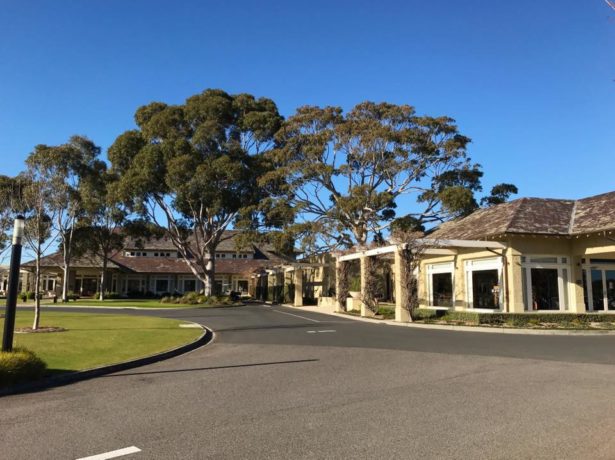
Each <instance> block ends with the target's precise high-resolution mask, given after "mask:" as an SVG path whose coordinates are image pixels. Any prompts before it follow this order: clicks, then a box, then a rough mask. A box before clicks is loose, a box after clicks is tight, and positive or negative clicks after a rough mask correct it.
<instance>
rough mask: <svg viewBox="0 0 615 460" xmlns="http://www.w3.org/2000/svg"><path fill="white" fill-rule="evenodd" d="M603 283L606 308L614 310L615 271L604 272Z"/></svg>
mask: <svg viewBox="0 0 615 460" xmlns="http://www.w3.org/2000/svg"><path fill="white" fill-rule="evenodd" d="M604 282H605V291H606V296H605V297H606V308H607V310H615V270H605V271H604Z"/></svg>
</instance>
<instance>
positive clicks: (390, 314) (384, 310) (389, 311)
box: [376, 307, 395, 319]
mask: <svg viewBox="0 0 615 460" xmlns="http://www.w3.org/2000/svg"><path fill="white" fill-rule="evenodd" d="M376 314H377V315H380V316H382V317H383V319H392V318H395V308H391V307H378V311H377V312H376Z"/></svg>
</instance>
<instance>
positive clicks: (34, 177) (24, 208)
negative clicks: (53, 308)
mask: <svg viewBox="0 0 615 460" xmlns="http://www.w3.org/2000/svg"><path fill="white" fill-rule="evenodd" d="M43 148H45V146H40V145H37V146H36V147H35V153H36V152H37V151H39V150H41V149H43ZM26 164H27V169H26V171H25V172H24V173H22V174H20V175H19V176H18V177H17V178H16V179H15V180H16V184H17V185H16V186H17V189H18V190H19V193H18V202H16V211H17V212H19V213H20V214H23V215H24V216H25V229H24V246H25V248H26V250H28V251H29V252H30V253H31V254H32V255H33V256H34V289H33V291H34V321H33V323H32V329H34V330H36V329H38V328H39V325H40V316H41V275H42V268H41V259H42V257H43V255H44V254H45V253H46V252H47V250H48V249H49V247H50V245H51V243H53V240H54V238H53V226H52V222H53V220H54V217H55V216H54V210H53V209H52V208H50V207H49V202H50V196H49V188H48V187H47V184H46V183H45V180H44V178H43V177H42V175H41V171H40V170H39V169H38V168H37V167H36V165H33V164H30V163H28V162H26Z"/></svg>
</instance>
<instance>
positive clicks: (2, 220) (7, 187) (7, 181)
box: [0, 176, 15, 254]
mask: <svg viewBox="0 0 615 460" xmlns="http://www.w3.org/2000/svg"><path fill="white" fill-rule="evenodd" d="M14 211H15V179H14V178H12V177H8V176H0V254H2V253H3V252H4V251H5V250H6V249H7V247H9V244H8V243H9V241H10V239H9V235H8V232H9V231H10V229H11V227H12V225H13V219H14V217H15V212H14Z"/></svg>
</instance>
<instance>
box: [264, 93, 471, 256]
mask: <svg viewBox="0 0 615 460" xmlns="http://www.w3.org/2000/svg"><path fill="white" fill-rule="evenodd" d="M277 141H278V144H279V148H276V149H274V150H272V151H271V152H270V153H269V154H268V156H269V159H270V161H271V162H272V163H273V164H274V165H275V168H273V169H272V171H270V172H268V173H267V174H266V176H265V177H264V178H263V179H262V182H263V183H272V182H273V183H278V184H284V185H283V186H281V187H279V189H281V190H283V193H280V194H278V195H277V197H275V199H274V201H277V206H283V207H286V208H289V209H292V210H293V212H294V214H295V217H296V223H294V224H293V225H291V226H289V227H287V230H288V231H289V232H291V233H293V234H295V235H296V236H297V237H298V238H299V239H300V240H301V242H302V246H303V247H304V249H305V250H307V251H309V252H312V251H318V250H331V249H335V248H339V247H350V246H354V245H360V246H362V245H366V244H367V243H368V241H369V237H370V235H371V236H373V237H375V238H376V239H377V238H379V237H380V235H382V232H387V231H388V230H389V227H390V225H391V224H392V222H394V221H395V218H396V217H397V216H396V207H397V204H398V200H399V198H400V197H401V196H402V195H413V196H414V198H415V201H416V203H415V204H414V206H413V211H412V212H411V213H410V214H408V215H407V216H404V220H403V222H400V224H403V225H405V226H408V225H410V224H411V227H413V228H418V229H420V228H424V227H425V226H427V225H430V224H435V223H438V222H441V221H443V220H444V219H447V218H451V217H456V216H460V215H464V214H467V213H469V212H471V211H472V210H474V209H476V207H477V206H478V204H477V202H476V199H475V198H474V193H475V192H477V191H479V190H480V189H481V186H480V178H481V176H482V174H483V173H482V170H481V168H480V166H479V165H477V164H473V163H472V162H471V160H470V158H469V156H468V154H467V146H468V144H469V142H470V139H469V138H468V137H466V136H464V135H462V134H461V133H460V132H459V130H458V128H457V126H456V124H455V121H454V120H453V119H452V118H450V117H446V116H442V117H431V116H419V115H417V114H416V112H415V110H414V108H413V107H411V106H409V105H395V104H389V103H378V104H377V103H373V102H364V103H361V104H358V105H357V106H355V107H354V108H353V109H352V110H350V111H349V112H348V113H343V111H342V109H341V108H339V107H324V108H321V107H313V106H306V107H301V108H299V109H298V110H297V112H296V113H295V114H294V115H293V116H291V117H290V118H289V119H288V120H286V122H285V124H284V126H283V128H282V129H281V130H280V132H279V133H278V135H277ZM271 207H272V208H273V209H276V205H272V206H271Z"/></svg>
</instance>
